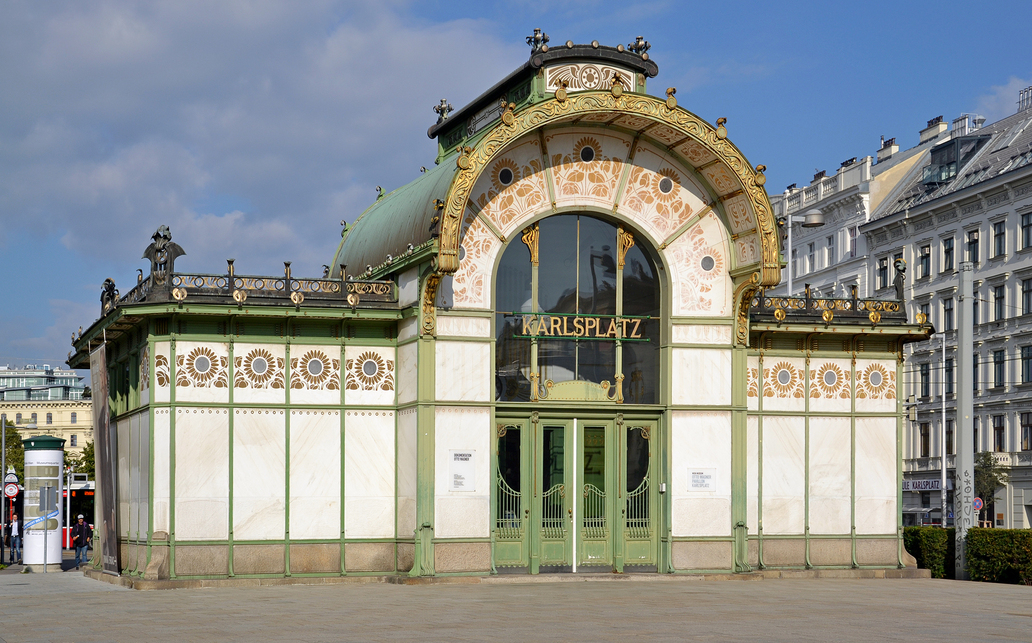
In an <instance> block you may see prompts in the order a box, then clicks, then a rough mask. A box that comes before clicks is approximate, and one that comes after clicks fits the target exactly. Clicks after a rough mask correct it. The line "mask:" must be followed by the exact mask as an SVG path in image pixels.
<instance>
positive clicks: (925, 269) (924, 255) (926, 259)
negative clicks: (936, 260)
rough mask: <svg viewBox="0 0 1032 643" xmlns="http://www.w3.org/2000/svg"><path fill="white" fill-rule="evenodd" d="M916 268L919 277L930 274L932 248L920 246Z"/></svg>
mask: <svg viewBox="0 0 1032 643" xmlns="http://www.w3.org/2000/svg"><path fill="white" fill-rule="evenodd" d="M917 267H918V270H919V271H920V273H921V274H920V275H919V276H921V277H927V276H928V275H930V274H932V247H931V246H921V254H919V255H918V260H917Z"/></svg>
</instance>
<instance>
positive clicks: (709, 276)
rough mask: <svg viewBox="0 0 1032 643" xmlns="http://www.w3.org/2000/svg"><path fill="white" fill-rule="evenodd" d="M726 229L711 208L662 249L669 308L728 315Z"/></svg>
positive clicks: (701, 314)
mask: <svg viewBox="0 0 1032 643" xmlns="http://www.w3.org/2000/svg"><path fill="white" fill-rule="evenodd" d="M728 248H729V246H728V239H727V230H726V229H725V228H724V224H723V223H721V221H720V219H718V218H717V215H716V214H714V213H713V212H709V213H707V214H706V216H704V217H702V218H701V219H699V221H698V222H697V223H696V224H695V225H693V226H692V227H691V228H689V229H688V230H686V231H685V232H684V233H683V234H681V235H679V236H678V237H677V238H676V239H674V240H673V241H672V242H670V245H668V246H667V247H666V249H664V250H663V256H664V259H665V262H666V264H667V265H668V266H670V267H671V269H670V282H671V287H672V302H671V304H672V310H673V314H674V315H676V316H684V317H729V316H730V315H731V313H732V311H731V294H732V287H731V277H730V274H729V272H728V271H729V269H730V257H729V255H728Z"/></svg>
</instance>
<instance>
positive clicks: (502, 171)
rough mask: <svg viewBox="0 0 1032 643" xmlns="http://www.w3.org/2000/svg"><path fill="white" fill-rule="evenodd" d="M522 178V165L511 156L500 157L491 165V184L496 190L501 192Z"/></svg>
mask: <svg viewBox="0 0 1032 643" xmlns="http://www.w3.org/2000/svg"><path fill="white" fill-rule="evenodd" d="M520 178H521V177H520V166H519V164H518V163H516V161H514V160H512V159H511V158H500V159H498V160H497V161H496V162H495V164H494V165H493V166H492V167H491V185H492V186H494V189H495V191H496V192H501V191H502V190H504V189H505V188H507V187H509V186H510V185H512V184H513V183H515V182H516V181H519V180H520Z"/></svg>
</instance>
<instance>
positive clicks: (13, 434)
mask: <svg viewBox="0 0 1032 643" xmlns="http://www.w3.org/2000/svg"><path fill="white" fill-rule="evenodd" d="M4 430H5V432H6V434H7V466H8V467H12V466H13V467H14V472H15V473H17V474H18V479H19V480H21V481H22V482H24V481H25V449H24V448H23V447H22V437H21V435H19V434H18V430H17V429H15V428H14V422H11V421H10V420H8V421H7V426H6V427H4ZM3 473H4V475H6V474H7V471H6V470H5V471H4V472H3Z"/></svg>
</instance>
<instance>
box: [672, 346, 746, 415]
mask: <svg viewBox="0 0 1032 643" xmlns="http://www.w3.org/2000/svg"><path fill="white" fill-rule="evenodd" d="M672 352H673V359H672V360H671V361H672V365H671V366H672V372H671V379H670V381H671V387H672V394H673V401H674V404H699V405H725V404H731V351H730V350H716V349H707V348H675V349H673V351H672Z"/></svg>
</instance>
